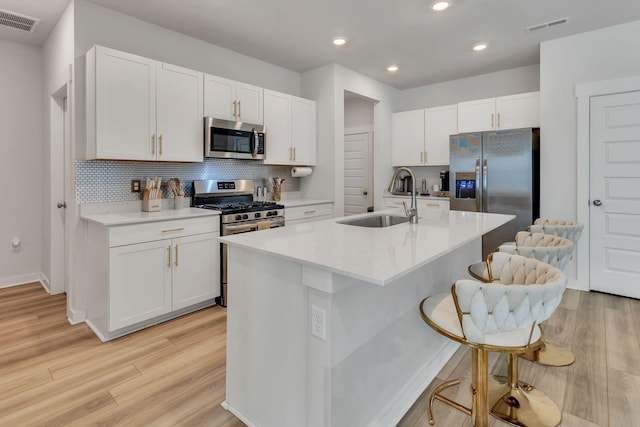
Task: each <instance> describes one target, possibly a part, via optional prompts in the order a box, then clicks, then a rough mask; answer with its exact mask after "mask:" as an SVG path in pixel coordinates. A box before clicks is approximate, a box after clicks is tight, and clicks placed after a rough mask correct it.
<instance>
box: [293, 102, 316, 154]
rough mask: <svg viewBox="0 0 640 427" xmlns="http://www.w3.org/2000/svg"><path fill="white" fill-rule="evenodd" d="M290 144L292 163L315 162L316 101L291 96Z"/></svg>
mask: <svg viewBox="0 0 640 427" xmlns="http://www.w3.org/2000/svg"><path fill="white" fill-rule="evenodd" d="M291 146H292V147H293V150H294V151H293V164H295V165H315V163H316V103H315V101H311V100H309V99H304V98H298V97H296V96H292V97H291Z"/></svg>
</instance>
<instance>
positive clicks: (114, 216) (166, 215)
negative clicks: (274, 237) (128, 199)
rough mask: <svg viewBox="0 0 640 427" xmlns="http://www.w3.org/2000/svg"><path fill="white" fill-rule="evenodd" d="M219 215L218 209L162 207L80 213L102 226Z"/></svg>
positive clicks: (86, 218) (83, 217) (82, 216)
mask: <svg viewBox="0 0 640 427" xmlns="http://www.w3.org/2000/svg"><path fill="white" fill-rule="evenodd" d="M215 215H220V212H219V211H213V210H208V209H198V208H184V209H163V210H161V211H158V212H143V211H128V212H109V213H89V214H81V215H80V218H82V219H85V220H87V221H92V222H95V223H98V224H101V225H104V226H107V227H108V226H114V225H126V224H139V223H145V222H155V221H167V220H172V219H185V218H197V217H202V216H215Z"/></svg>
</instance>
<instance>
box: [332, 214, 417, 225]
mask: <svg viewBox="0 0 640 427" xmlns="http://www.w3.org/2000/svg"><path fill="white" fill-rule="evenodd" d="M404 222H409V218H408V217H406V216H399V215H382V214H381V215H372V216H367V217H364V218H358V219H348V220H345V221H338V224H345V225H355V226H357V227H369V228H382V227H391V226H392V225H397V224H402V223H404Z"/></svg>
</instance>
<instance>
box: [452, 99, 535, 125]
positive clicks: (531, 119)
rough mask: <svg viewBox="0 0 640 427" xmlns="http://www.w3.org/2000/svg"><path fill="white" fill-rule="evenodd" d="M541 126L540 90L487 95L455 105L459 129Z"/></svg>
mask: <svg viewBox="0 0 640 427" xmlns="http://www.w3.org/2000/svg"><path fill="white" fill-rule="evenodd" d="M538 126H540V92H527V93H520V94H517V95H509V96H501V97H498V98H487V99H480V100H476V101H469V102H461V103H459V104H458V132H460V133H463V132H481V131H487V130H498V129H517V128H526V127H538Z"/></svg>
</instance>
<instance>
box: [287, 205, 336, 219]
mask: <svg viewBox="0 0 640 427" xmlns="http://www.w3.org/2000/svg"><path fill="white" fill-rule="evenodd" d="M326 215H329V216H332V215H333V205H332V204H331V203H325V204H321V205H308V206H296V207H293V208H285V210H284V217H285V224H286V222H288V221H295V220H298V219H303V218H316V217H321V216H326ZM318 219H320V218H318ZM322 219H324V218H322Z"/></svg>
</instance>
